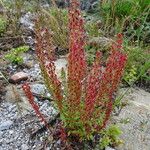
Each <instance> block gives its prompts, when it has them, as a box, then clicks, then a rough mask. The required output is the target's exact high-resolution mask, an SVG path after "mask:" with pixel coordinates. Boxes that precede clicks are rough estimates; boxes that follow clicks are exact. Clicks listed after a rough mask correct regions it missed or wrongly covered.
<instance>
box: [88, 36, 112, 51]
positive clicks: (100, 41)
mask: <svg viewBox="0 0 150 150" xmlns="http://www.w3.org/2000/svg"><path fill="white" fill-rule="evenodd" d="M112 43H113V40H112V39H109V38H106V37H93V38H92V39H90V40H89V41H88V45H90V46H94V47H97V48H101V49H110V47H111V45H112Z"/></svg>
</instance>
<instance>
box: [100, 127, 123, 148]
mask: <svg viewBox="0 0 150 150" xmlns="http://www.w3.org/2000/svg"><path fill="white" fill-rule="evenodd" d="M121 134H122V132H121V130H120V129H119V127H118V126H116V125H111V126H110V127H108V129H105V130H103V131H102V133H101V135H102V138H101V139H100V144H99V147H100V149H104V148H106V147H107V146H110V145H111V146H116V145H119V144H121V143H122V141H121V140H120V139H119V136H120V135H121Z"/></svg>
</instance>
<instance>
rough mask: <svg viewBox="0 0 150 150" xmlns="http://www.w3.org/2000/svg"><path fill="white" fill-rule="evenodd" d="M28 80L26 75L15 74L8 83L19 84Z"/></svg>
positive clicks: (21, 73) (22, 73)
mask: <svg viewBox="0 0 150 150" xmlns="http://www.w3.org/2000/svg"><path fill="white" fill-rule="evenodd" d="M27 79H28V74H27V73H25V72H17V73H16V74H14V75H12V76H11V77H10V79H9V82H10V83H19V82H20V81H25V80H27Z"/></svg>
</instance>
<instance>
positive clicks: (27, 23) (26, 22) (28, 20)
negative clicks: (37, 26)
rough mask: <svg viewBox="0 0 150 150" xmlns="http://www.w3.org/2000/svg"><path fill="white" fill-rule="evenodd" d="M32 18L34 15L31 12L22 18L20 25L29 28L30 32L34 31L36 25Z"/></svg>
mask: <svg viewBox="0 0 150 150" xmlns="http://www.w3.org/2000/svg"><path fill="white" fill-rule="evenodd" d="M32 18H33V15H32V14H31V13H30V12H28V13H26V14H25V15H24V16H23V17H21V19H20V23H21V24H22V25H23V26H25V27H27V28H29V29H30V30H33V28H34V23H33V22H32Z"/></svg>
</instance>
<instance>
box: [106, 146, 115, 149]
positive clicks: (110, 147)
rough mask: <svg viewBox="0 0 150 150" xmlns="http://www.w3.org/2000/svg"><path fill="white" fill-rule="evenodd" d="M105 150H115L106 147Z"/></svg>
mask: <svg viewBox="0 0 150 150" xmlns="http://www.w3.org/2000/svg"><path fill="white" fill-rule="evenodd" d="M105 150H116V149H114V148H111V147H109V146H108V147H106V148H105Z"/></svg>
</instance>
